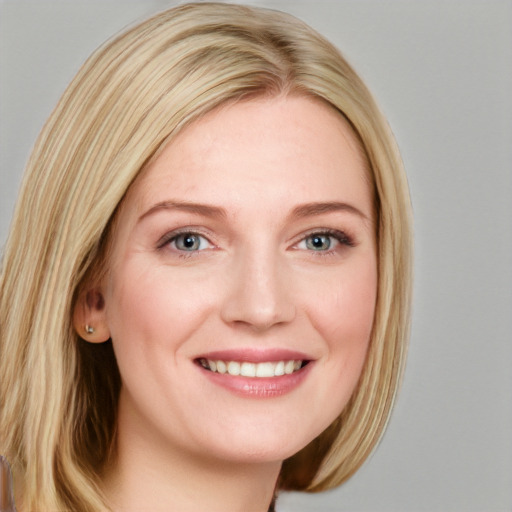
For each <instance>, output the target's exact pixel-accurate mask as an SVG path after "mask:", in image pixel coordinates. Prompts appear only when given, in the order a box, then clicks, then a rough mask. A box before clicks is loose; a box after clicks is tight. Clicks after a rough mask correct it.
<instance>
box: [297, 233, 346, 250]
mask: <svg viewBox="0 0 512 512" xmlns="http://www.w3.org/2000/svg"><path fill="white" fill-rule="evenodd" d="M340 244H341V245H347V246H350V247H352V246H353V245H354V243H353V241H352V239H351V238H350V237H349V236H348V235H346V234H345V233H344V232H343V231H338V230H325V231H317V232H314V233H310V234H308V235H307V236H305V237H304V238H303V239H302V240H301V241H300V242H299V243H298V244H297V246H296V247H297V248H298V249H303V250H308V251H314V252H329V251H332V250H333V249H335V248H336V247H337V246H339V245H340Z"/></svg>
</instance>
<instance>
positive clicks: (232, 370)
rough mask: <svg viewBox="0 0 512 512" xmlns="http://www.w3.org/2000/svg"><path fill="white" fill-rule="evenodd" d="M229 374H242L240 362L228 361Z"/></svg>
mask: <svg viewBox="0 0 512 512" xmlns="http://www.w3.org/2000/svg"><path fill="white" fill-rule="evenodd" d="M228 373H229V375H240V363H237V362H236V361H229V363H228Z"/></svg>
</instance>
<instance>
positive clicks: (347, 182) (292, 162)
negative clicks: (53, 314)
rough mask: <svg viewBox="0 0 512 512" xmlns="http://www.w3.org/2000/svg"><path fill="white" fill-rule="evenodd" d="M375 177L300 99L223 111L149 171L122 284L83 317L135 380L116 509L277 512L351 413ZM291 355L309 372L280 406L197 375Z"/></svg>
mask: <svg viewBox="0 0 512 512" xmlns="http://www.w3.org/2000/svg"><path fill="white" fill-rule="evenodd" d="M367 172H368V171H367V170H366V165H365V160H364V158H363V157H362V155H361V151H360V149H359V146H358V144H357V141H356V139H355V137H354V135H353V133H352V131H351V129H350V127H349V125H348V123H347V122H346V121H345V120H344V119H343V118H342V116H341V115H340V114H338V113H336V112H335V111H334V110H333V109H331V108H330V107H328V106H326V105H324V104H323V103H321V102H319V101H317V100H313V99H308V98H304V97H296V96H287V97H284V96H280V97H275V98H261V99H252V100H249V101H245V102H238V103H235V104H229V105H225V106H223V107H221V108H218V109H216V110H215V111H213V112H211V113H209V114H208V115H207V116H205V117H204V118H202V119H201V120H199V121H197V122H195V123H194V124H192V125H190V126H189V127H187V128H186V129H185V130H183V131H182V132H181V133H180V134H179V135H178V136H177V138H175V139H174V140H173V141H172V142H171V143H170V144H169V145H168V146H167V147H166V148H164V150H163V151H162V153H161V154H160V155H159V156H158V157H157V158H156V159H155V160H154V161H153V162H152V163H150V165H149V166H148V167H147V168H145V169H144V170H143V171H142V173H141V175H140V176H139V178H138V179H137V180H136V182H135V183H134V184H133V185H132V187H131V188H130V189H129V191H128V194H127V196H126V198H125V200H124V202H123V203H122V205H121V208H120V211H119V213H118V216H117V218H116V229H115V230H114V233H113V238H112V240H111V247H112V251H111V256H110V261H109V272H108V273H107V277H106V278H105V279H104V281H103V282H102V283H100V284H99V285H98V286H91V287H90V289H89V292H88V294H87V297H88V299H87V298H83V299H82V300H81V301H80V303H79V305H78V307H77V310H76V312H75V325H76V327H77V330H78V329H80V332H81V333H83V326H84V325H85V324H87V325H92V326H94V328H95V332H94V333H93V334H90V335H88V336H86V337H87V339H88V340H89V341H91V342H101V341H104V340H106V339H107V338H109V337H111V338H112V341H113V344H114V350H115V353H116V357H117V361H118V364H119V369H120V373H121V377H122V383H123V385H122V391H121V396H120V405H119V419H118V438H117V443H118V444H117V458H116V460H115V462H114V464H113V465H112V467H111V468H109V470H108V471H107V474H106V476H105V492H106V493H107V496H109V497H110V500H111V502H112V506H113V508H114V510H119V511H120V510H123V511H135V510H166V511H169V510H179V511H192V510H211V511H217V510H218V511H221V510H222V511H245V512H247V511H255V512H256V511H264V510H267V508H268V504H269V502H270V500H271V497H272V493H273V489H274V486H275V482H276V479H277V476H278V473H279V470H280V467H281V463H282V461H283V460H284V459H285V458H287V457H289V456H291V455H292V454H294V453H296V452H297V451H299V450H300V449H301V448H302V447H304V446H305V445H306V444H307V443H308V442H310V441H311V440H312V439H314V438H315V437H316V436H318V435H319V434H320V433H321V432H322V431H323V430H324V429H325V428H326V427H327V426H328V425H329V424H330V423H331V422H332V421H333V420H334V419H335V418H336V417H337V416H338V415H339V413H340V412H341V410H342V409H343V407H344V406H345V405H346V403H347V401H348V400H349V398H350V396H351V394H352V392H353V390H354V387H355V385H356V383H357V380H358V378H359V375H360V373H361V369H362V366H363V364H364V360H365V355H366V352H367V348H368V343H369V338H370V332H371V328H372V323H373V318H374V309H375V300H376V292H377V260H376V245H375V227H374V212H373V206H372V205H373V197H372V193H371V190H370V187H369V185H368V179H367ZM183 202H187V203H194V204H200V205H203V206H204V205H207V206H208V207H213V210H212V209H211V208H210V209H205V208H204V207H197V206H194V207H191V206H190V205H188V206H183V204H182V203H183ZM177 203H180V204H177ZM334 204H335V205H336V206H333V205H334ZM340 204H341V206H340ZM311 205H313V206H311ZM319 205H320V206H319ZM326 205H327V206H326ZM184 233H189V235H184ZM190 234H193V236H195V238H193V239H192V240H193V241H194V243H196V245H194V246H193V250H184V241H185V239H186V238H187V236H188V237H190V236H191V235H190ZM179 235H181V236H179ZM315 237H316V238H315ZM189 241H190V239H189ZM315 244H316V245H315ZM192 245H193V244H192ZM91 297H92V298H93V299H91ZM95 298H96V299H95ZM276 349H279V350H285V351H299V352H300V353H301V354H304V356H305V358H306V359H307V360H308V361H309V363H308V365H307V366H306V367H305V368H303V369H302V370H301V372H304V376H303V377H301V379H300V380H299V382H298V383H295V384H293V386H291V387H290V389H288V388H287V389H286V390H285V391H284V392H282V393H281V392H280V393H277V394H272V393H267V394H266V392H263V393H257V394H256V395H251V394H244V393H237V392H235V391H233V389H229V388H226V387H223V386H222V385H219V384H218V382H216V381H213V380H212V379H211V378H210V377H211V376H212V373H211V372H209V371H208V370H205V369H204V368H202V367H201V366H200V365H199V364H198V362H197V358H198V357H199V356H202V355H204V354H206V353H208V352H210V351H213V350H216V351H218V350H224V351H225V350H228V351H229V350H237V351H239V352H242V353H246V352H247V353H248V354H249V356H247V357H248V359H250V358H251V357H253V356H254V354H261V353H263V354H266V353H268V352H266V351H271V350H276ZM251 354H252V355H251ZM285 380H286V379H285Z"/></svg>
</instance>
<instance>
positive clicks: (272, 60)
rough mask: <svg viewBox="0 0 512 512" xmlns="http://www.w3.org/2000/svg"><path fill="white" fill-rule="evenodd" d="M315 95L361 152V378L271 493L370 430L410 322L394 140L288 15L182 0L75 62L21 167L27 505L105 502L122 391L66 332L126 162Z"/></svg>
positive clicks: (11, 340) (101, 352)
mask: <svg viewBox="0 0 512 512" xmlns="http://www.w3.org/2000/svg"><path fill="white" fill-rule="evenodd" d="M277 94H296V95H304V96H309V97H314V98H319V99H321V100H323V101H324V102H326V103H327V104H329V105H331V106H332V108H333V109H335V110H337V111H338V112H339V113H340V115H342V116H344V117H345V118H346V119H347V120H348V121H349V123H350V124H351V126H352V129H353V130H354V133H355V134H356V136H357V137H358V139H359V141H360V144H361V148H362V151H363V152H364V154H365V157H366V159H367V162H368V167H369V178H370V181H371V187H372V188H373V190H374V196H375V210H376V218H377V227H376V230H377V233H376V235H377V246H378V247H377V251H378V293H377V304H376V313H375V320H374V326H373V331H372V337H371V341H370V346H369V352H368V355H367V359H366V362H365V366H364V369H363V373H362V375H361V378H360V381H359V384H358V386H357V388H356V390H355V392H354V394H353V396H352V398H351V400H350V402H349V404H348V405H347V406H346V407H345V409H344V410H343V411H342V412H341V414H340V416H339V417H338V418H337V419H336V421H335V422H334V423H333V424H332V425H331V426H330V427H329V428H328V429H327V430H326V431H325V432H323V433H322V434H321V435H320V436H319V437H318V438H316V439H315V440H313V441H312V442H311V443H310V444H309V445H308V446H306V447H305V448H304V449H303V450H302V451H301V452H299V453H297V454H296V455H294V456H293V457H291V458H290V459H288V460H286V461H285V462H284V464H283V468H282V471H281V475H280V478H279V481H278V487H279V488H282V489H294V490H306V491H320V490H324V489H329V488H331V487H333V486H336V485H338V484H340V483H341V482H343V481H344V480H346V479H347V478H348V477H349V476H350V475H352V474H353V473H354V472H355V471H356V470H357V468H358V467H359V466H360V465H361V464H362V463H363V462H364V460H365V459H366V458H367V456H368V455H369V453H370V452H371V451H372V449H373V448H374V446H375V445H376V443H377V442H378V440H379V438H380V436H381V435H382V432H383V430H384V428H385V425H386V422H387V421H388V417H389V414H390V411H391V408H392V405H393V400H394V397H395V394H396V390H397V387H398V384H399V380H400V375H401V371H402V366H403V361H404V357H405V351H406V343H407V338H408V330H409V316H410V315H409V305H410V284H411V236H412V235H411V216H410V205H409V196H408V187H407V182H406V179H405V175H404V173H403V169H402V163H401V160H400V156H399V153H398V150H397V148H396V145H395V142H394V139H393V136H392V133H391V131H390V129H389V127H388V125H387V123H386V121H385V119H384V117H383V116H382V115H381V113H380V111H379V109H378V108H377V106H376V104H375V102H374V100H373V98H372V96H371V94H370V93H369V92H368V90H367V88H366V87H365V85H364V84H363V82H362V81H361V80H360V78H359V77H358V76H357V74H356V73H355V72H354V70H353V69H352V68H351V67H350V66H349V64H348V63H347V62H346V61H345V59H344V58H343V57H342V56H341V54H340V53H339V52H338V50H336V49H335V48H334V47H333V46H332V45H331V44H330V43H329V42H327V41H326V40H325V39H324V38H323V37H321V36H320V35H318V34H317V33H316V32H315V31H313V30H312V29H311V28H310V27H308V26H307V25H305V24H304V23H302V22H301V21H299V20H297V19H295V18H294V17H292V16H290V15H287V14H284V13H280V12H277V11H271V10H266V9H258V8H250V7H245V6H237V5H229V4H214V3H211V4H210V3H200V4H189V5H182V6H179V7H176V8H173V9H170V10H168V11H165V12H163V13H161V14H158V15H156V16H154V17H153V18H151V19H149V20H147V21H145V22H143V23H141V24H139V25H137V26H135V27H133V28H131V29H130V30H128V31H127V32H125V33H124V34H122V35H120V36H118V37H115V38H114V39H113V40H112V41H110V42H108V43H107V44H105V45H104V46H102V47H101V48H99V49H98V50H97V51H96V52H95V53H94V54H93V55H92V56H91V57H90V58H89V59H88V60H87V62H86V63H85V64H84V65H83V67H82V68H81V69H80V71H79V72H78V74H77V76H76V77H75V78H74V80H73V81H72V83H71V84H70V85H69V87H68V88H67V90H66V91H65V93H64V95H63V96H62V98H61V99H60V101H59V103H58V105H57V107H56V108H55V110H54V111H53V113H52V114H51V116H50V118H49V120H48V121H47V123H46V124H45V126H44V128H43V130H42V132H41V134H40V136H39V138H38V140H37V142H36V145H35V148H34V150H33V153H32V155H31V158H30V160H29V163H28V167H27V169H26V174H25V177H24V181H23V183H22V188H21V193H20V197H19V201H18V203H17V207H16V210H15V214H14V219H13V222H12V226H11V230H10V234H9V237H8V240H7V244H6V248H5V254H4V257H3V262H2V269H1V277H0V379H1V384H0V453H3V454H4V455H6V456H7V457H8V459H9V460H10V461H11V462H12V465H13V470H14V474H15V482H16V483H17V485H18V487H19V489H17V496H18V500H22V506H23V508H24V509H26V510H41V511H46V510H69V511H73V512H77V511H95V512H96V511H98V510H108V507H107V505H106V502H105V499H104V497H103V496H102V493H101V490H100V485H99V482H100V475H101V468H102V467H103V466H104V464H105V463H106V461H107V460H108V457H109V454H110V450H111V448H112V446H113V442H114V439H115V424H116V411H117V401H118V396H119V390H120V386H121V381H120V376H119V371H118V369H117V365H116V361H115V357H114V354H113V351H112V346H111V343H110V342H106V343H105V344H102V345H96V344H94V345H93V344H88V343H86V342H85V341H83V340H82V339H80V337H79V336H78V335H77V333H76V332H75V331H74V329H73V327H72V311H73V307H74V302H75V300H76V296H77V293H78V291H79V287H80V283H82V282H83V280H84V279H85V278H86V276H88V275H90V273H91V272H93V271H96V270H97V269H98V268H100V270H101V262H102V261H103V260H104V252H105V247H106V246H107V245H108V244H107V242H106V241H107V239H108V232H109V226H110V224H111V220H112V218H113V216H114V214H115V211H116V208H117V206H118V205H119V204H120V202H121V201H122V199H123V196H124V195H125V193H126V191H127V190H128V188H129V187H130V184H131V183H132V182H133V180H134V179H135V178H136V176H137V174H138V173H139V171H140V170H141V169H142V168H143V167H144V165H145V164H147V163H148V162H149V161H150V160H151V159H153V158H155V157H156V155H158V154H159V151H160V150H161V149H162V148H163V147H164V146H165V144H167V143H168V142H169V141H170V140H172V139H173V137H174V136H175V135H176V134H177V133H178V132H179V131H180V130H181V129H183V128H184V127H185V126H187V125H188V124H190V123H191V122H192V121H194V120H197V119H199V118H200V117H201V116H203V115H204V114H205V113H207V112H209V111H211V110H212V109H213V108H215V107H216V106H219V105H221V104H223V103H226V102H228V101H235V100H243V99H246V98H250V97H253V96H258V95H268V96H272V95H277Z"/></svg>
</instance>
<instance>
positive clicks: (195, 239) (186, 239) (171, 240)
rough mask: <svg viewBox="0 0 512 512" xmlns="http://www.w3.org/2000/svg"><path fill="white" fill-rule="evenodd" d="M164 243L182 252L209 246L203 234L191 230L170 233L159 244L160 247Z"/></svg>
mask: <svg viewBox="0 0 512 512" xmlns="http://www.w3.org/2000/svg"><path fill="white" fill-rule="evenodd" d="M166 245H167V246H170V247H171V248H173V249H176V250H178V251H183V252H194V251H202V250H204V249H208V248H209V247H211V244H210V242H209V241H208V240H207V239H206V238H205V237H204V236H202V235H200V234H199V233H194V232H193V231H186V232H182V233H170V234H169V235H168V236H166V237H164V239H163V240H162V241H161V243H160V244H159V246H160V247H163V246H166Z"/></svg>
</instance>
